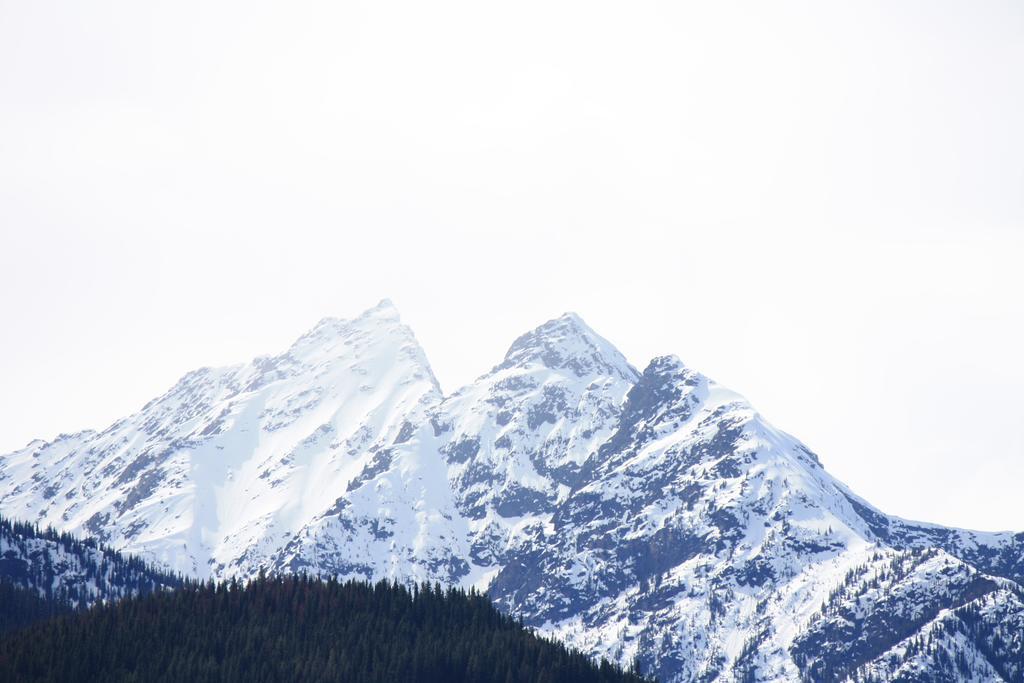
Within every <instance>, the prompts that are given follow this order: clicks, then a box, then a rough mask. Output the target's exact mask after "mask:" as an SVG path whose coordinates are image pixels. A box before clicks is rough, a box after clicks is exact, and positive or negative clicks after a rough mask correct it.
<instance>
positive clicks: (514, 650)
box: [0, 577, 650, 683]
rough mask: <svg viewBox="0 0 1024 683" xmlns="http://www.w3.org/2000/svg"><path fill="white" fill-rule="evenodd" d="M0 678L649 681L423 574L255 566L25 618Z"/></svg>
mask: <svg viewBox="0 0 1024 683" xmlns="http://www.w3.org/2000/svg"><path fill="white" fill-rule="evenodd" d="M0 680H18V681H62V682H64V681H67V682H73V681H98V680H102V681H140V682H141V681H147V682H148V681H183V680H187V681H195V682H199V681H245V682H246V683H260V682H262V681H353V682H359V683H410V682H422V683H428V682H434V681H437V682H444V683H449V682H458V681H462V682H466V683H475V682H480V683H484V682H487V683H490V682H495V683H520V682H521V683H555V682H556V681H557V682H559V683H563V682H564V683H573V682H575V681H580V682H582V681H593V682H598V683H619V682H622V683H644V682H646V681H649V680H650V679H646V678H644V677H642V676H640V675H639V674H638V673H635V672H626V671H623V670H621V669H619V668H618V667H615V666H612V665H611V664H609V663H607V662H602V663H601V664H600V665H598V664H595V663H593V662H592V661H591V660H589V659H588V658H587V657H586V656H585V655H583V654H582V653H580V652H578V651H574V650H569V649H567V648H566V647H565V646H563V645H561V644H559V643H556V642H554V641H551V640H547V639H545V638H543V637H540V636H538V635H537V634H535V633H534V632H532V631H531V630H529V629H526V628H525V627H523V625H522V623H520V622H517V621H515V620H514V619H512V618H510V617H508V616H505V615H503V614H501V613H500V612H498V611H497V610H496V609H495V608H494V607H493V606H492V605H491V603H490V602H489V601H488V600H487V598H486V597H484V596H482V595H480V594H478V593H476V592H474V591H470V592H468V593H467V592H465V591H462V590H459V589H447V590H445V589H442V588H441V587H440V586H439V585H436V586H430V585H426V584H425V585H423V586H419V587H416V588H414V589H412V590H409V589H406V588H404V587H402V586H399V585H397V584H389V583H387V582H381V583H377V584H376V585H369V584H365V583H359V582H347V583H339V582H337V581H334V580H328V581H321V580H319V579H313V578H308V577H274V578H265V577H261V578H259V579H256V580H255V581H253V582H251V583H249V584H248V585H245V586H243V585H242V584H239V583H228V584H213V583H206V584H201V585H186V586H184V587H182V588H180V589H178V590H176V591H168V592H162V593H154V594H151V595H148V596H145V597H136V598H128V599H125V600H122V601H120V602H117V603H115V604H107V605H99V606H96V607H93V608H92V609H90V610H88V611H85V612H81V613H77V614H72V615H68V616H63V617H58V618H56V619H53V620H50V621H47V622H43V623H38V624H35V625H33V626H29V627H27V628H26V629H24V630H22V631H19V632H17V633H14V634H10V635H9V636H7V637H6V638H4V639H2V640H0Z"/></svg>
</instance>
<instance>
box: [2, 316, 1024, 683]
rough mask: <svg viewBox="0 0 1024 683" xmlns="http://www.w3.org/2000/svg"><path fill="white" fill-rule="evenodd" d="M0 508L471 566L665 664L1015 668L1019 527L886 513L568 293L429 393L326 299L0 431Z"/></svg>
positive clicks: (387, 339)
mask: <svg viewBox="0 0 1024 683" xmlns="http://www.w3.org/2000/svg"><path fill="white" fill-rule="evenodd" d="M0 511H2V512H4V513H5V514H8V515H17V516H19V517H22V518H27V519H32V520H36V519H38V520H40V521H42V522H44V523H52V524H55V525H57V526H60V527H61V528H64V529H72V530H80V531H82V532H85V533H91V534H94V535H97V536H99V537H100V538H102V539H104V540H105V541H107V542H109V543H111V544H113V545H114V546H115V547H117V548H121V549H126V550H129V551H132V552H136V553H140V554H142V555H143V556H144V557H147V558H151V559H154V560H157V561H160V562H162V563H164V564H165V565H167V566H169V567H172V568H175V569H180V570H182V571H185V572H188V573H190V574H193V575H197V576H204V577H205V576H216V577H230V576H252V575H254V574H256V573H257V572H259V571H260V570H268V571H276V572H300V571H301V572H316V573H321V574H333V575H338V576H343V577H361V578H367V579H376V578H381V577H389V578H396V579H399V580H403V581H413V580H415V581H421V580H430V581H441V582H445V583H457V584H462V585H467V586H468V585H474V586H477V587H479V588H483V589H487V590H488V591H489V594H490V595H491V596H492V598H493V599H494V601H495V602H496V603H497V604H498V605H499V606H500V607H501V608H503V609H505V610H508V611H510V612H513V613H515V614H518V615H520V616H522V617H523V619H524V620H525V621H526V622H527V623H529V624H531V625H534V626H536V627H538V628H541V629H543V630H544V631H546V632H548V633H551V634H554V635H557V636H558V637H560V638H562V639H564V640H566V641H568V642H569V643H571V644H573V645H576V646H579V647H581V648H583V649H585V650H586V651H588V652H592V653H594V654H600V655H605V656H609V657H613V658H616V659H619V660H620V661H623V662H628V661H631V660H632V659H633V657H634V656H638V657H639V659H640V661H641V662H642V664H643V665H644V667H645V668H646V669H647V670H650V671H653V672H656V673H658V674H659V675H660V676H661V677H662V679H663V680H665V681H671V680H680V681H689V680H739V681H749V680H763V681H788V680H800V679H804V680H840V679H842V678H843V677H846V676H851V675H853V676H860V677H863V676H881V677H882V678H883V679H885V678H891V677H899V676H904V677H905V678H906V677H909V676H912V674H913V675H919V676H921V675H923V676H925V678H920V677H919V678H917V679H914V678H912V677H909V678H906V680H928V679H927V676H928V675H931V673H934V674H935V675H936V676H938V675H940V674H941V673H942V672H944V671H950V670H951V669H949V667H948V666H947V662H946V661H945V659H943V657H944V655H941V654H937V653H939V652H940V651H941V652H947V651H948V652H949V653H951V654H950V656H951V657H953V660H952V661H953V663H954V664H955V666H956V667H958V669H957V670H958V671H961V675H963V676H975V678H977V679H978V680H998V678H996V676H999V677H1002V678H1003V679H1005V680H1022V679H1021V675H1022V674H1021V672H1022V671H1024V665H1022V664H1021V662H1020V657H1021V654H1020V653H1021V650H1022V648H1021V636H1020V633H1019V632H1018V633H1017V635H1016V636H1014V635H1013V633H1012V632H1007V633H1004V632H1003V631H1001V630H1000V628H1002V627H1000V626H999V624H1000V623H1016V622H1015V621H1014V620H1015V619H1019V618H1020V595H1021V589H1020V581H1021V579H1022V577H1024V535H1021V534H1018V535H1016V536H1015V535H1012V534H990V533H976V532H970V531H962V530H956V529H948V528H945V527H939V526H935V525H928V524H922V523H915V522H909V521H906V520H901V519H897V518H894V517H891V516H887V515H885V514H883V513H882V512H880V511H879V510H877V509H875V508H874V507H872V506H871V505H870V504H869V503H867V502H866V501H864V500H863V499H861V498H859V497H858V496H856V495H855V494H854V493H853V492H852V491H850V490H849V489H848V488H847V487H845V486H844V485H843V484H842V483H841V482H838V481H836V480H835V479H834V478H832V477H831V475H829V474H828V473H827V472H826V471H825V469H824V468H823V467H822V465H821V463H820V461H819V460H818V458H817V457H816V456H815V455H814V454H813V453H811V452H810V451H809V450H808V449H807V448H806V447H805V446H803V445H802V444H801V443H800V442H799V441H797V440H796V439H794V438H793V437H791V436H789V435H787V434H785V433H783V432H781V431H779V430H777V429H775V428H774V427H772V426H771V425H770V424H769V423H768V422H767V421H765V419H764V418H763V417H762V416H761V415H760V414H759V413H757V411H756V410H755V409H754V408H753V407H752V406H751V405H750V404H749V403H748V402H747V401H746V400H745V399H744V398H743V397H742V396H740V395H738V394H736V393H734V392H732V391H730V390H728V389H726V388H724V387H721V386H719V385H718V384H716V383H715V382H713V381H711V380H710V379H708V378H707V377H704V376H703V375H701V374H700V373H698V372H696V371H694V370H692V369H690V368H688V367H686V366H685V365H684V364H683V363H681V362H680V361H679V360H678V359H677V358H675V357H670V356H667V357H661V358H656V359H654V360H653V361H651V363H650V364H649V365H648V366H647V367H646V368H645V369H644V371H643V372H642V373H638V372H637V371H636V370H635V369H634V368H633V367H632V366H631V365H630V364H629V363H628V362H627V360H626V359H625V358H624V357H623V356H622V354H621V353H619V352H618V351H617V350H616V349H615V348H614V347H613V346H612V345H611V344H610V343H609V342H608V341H607V340H605V339H603V338H602V337H600V336H599V335H598V334H596V333H595V332H594V331H593V330H591V329H590V328H589V327H588V326H587V325H586V324H585V323H584V322H583V321H582V320H581V319H580V318H579V317H578V316H576V315H573V314H566V315H564V316H562V317H560V318H556V319H554V320H551V321H548V322H547V323H544V324H543V325H541V326H539V327H537V328H536V329H535V330H532V331H530V332H528V333H526V334H524V335H523V336H521V337H520V338H519V339H517V340H515V341H514V342H513V344H512V345H511V347H510V348H509V351H508V353H507V354H506V355H505V358H504V359H503V360H502V361H501V362H500V363H498V364H497V365H496V366H495V367H494V368H493V369H491V370H490V371H489V372H487V373H485V374H484V375H482V376H481V377H479V378H478V379H477V380H476V381H475V382H473V383H472V384H470V385H468V386H466V387H463V388H462V389H459V390H458V391H456V392H454V393H453V394H451V395H449V396H447V397H445V396H442V395H441V393H440V391H439V389H438V386H437V383H436V381H435V380H434V378H433V375H432V373H431V371H430V368H429V365H428V364H427V361H426V359H425V356H424V354H423V352H422V350H421V349H420V348H419V346H418V345H417V344H416V342H415V339H414V337H413V336H412V333H411V332H410V331H409V330H408V328H406V327H405V326H403V325H402V324H401V323H400V321H399V319H398V315H397V313H396V312H395V311H394V308H393V307H392V306H391V305H390V304H388V303H387V302H383V303H382V304H381V305H380V306H378V307H377V308H375V309H371V310H370V311H368V312H366V313H364V314H363V315H362V316H360V317H358V318H356V319H354V320H351V321H339V320H326V321H324V322H322V323H320V324H319V325H318V326H317V327H316V328H315V329H314V330H313V331H312V332H310V333H309V334H307V335H305V336H304V337H302V338H301V339H300V340H299V341H297V342H296V343H295V345H294V346H293V347H292V348H291V349H289V351H287V352H285V353H284V354H281V355H280V356H276V357H272V358H264V359H257V360H256V361H253V362H252V363H249V364H247V365H243V366H237V367H234V368H227V369H222V370H201V371H198V372H196V373H192V374H190V375H188V376H186V377H185V378H183V379H182V381H181V382H180V383H179V384H178V385H177V386H176V387H174V388H173V389H172V390H171V391H170V392H168V394H166V395H165V396H163V397H161V398H159V399H157V400H155V401H153V402H152V403H150V404H149V405H147V406H145V407H144V408H143V409H142V410H141V411H140V412H139V413H137V414H136V415H134V416H132V417H129V418H127V419H125V420H122V421H120V422H118V423H116V424H115V425H113V426H111V427H110V428H108V429H107V430H105V431H104V432H102V433H99V434H96V433H85V434H80V435H74V436H68V437H62V438H61V439H58V440H57V441H55V442H54V443H49V444H44V443H41V442H36V443H33V444H30V445H29V446H28V447H27V448H26V449H23V450H22V451H18V452H16V453H13V454H10V455H6V456H0ZM1001 620H1002V621H1001ZM1007 620H1009V621H1007ZM1004 630H1005V629H1004ZM939 633H941V634H942V646H941V647H938V646H935V645H934V643H935V642H938V637H939V636H938V634H939ZM928 634H935V635H928ZM915 638H917V639H921V638H924V639H925V644H924V645H921V646H919V645H918V644H917V641H916V640H915ZM922 671H923V672H925V673H924V674H921V672H922ZM914 672H916V673H914ZM929 672H931V673H929ZM964 672H966V673H964ZM993 672H995V673H993Z"/></svg>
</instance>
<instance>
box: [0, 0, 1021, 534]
mask: <svg viewBox="0 0 1024 683" xmlns="http://www.w3.org/2000/svg"><path fill="white" fill-rule="evenodd" d="M1022 121H1024V5H1022V4H1021V3H1020V2H1019V1H1016V0H1014V1H1007V2H997V1H991V2H990V1H979V0H965V1H963V2H943V1H940V0H925V1H922V2H901V1H894V0H885V1H884V2H870V1H865V0H861V1H859V2H823V1H821V0H814V1H809V2H771V3H766V2H749V3H737V2H710V1H709V2H703V3H691V2H680V1H678V0H675V1H672V2H645V1H642V0H639V1H636V2H622V1H620V2H602V1H599V0H598V1H595V0H588V1H587V2H569V1H565V0H544V1H543V2H541V1H534V0H526V1H520V2H515V3H511V2H509V3H489V2H480V1H479V0H475V1H472V2H470V1H467V2H450V1H448V0H442V1H437V2H390V1H387V0H383V1H382V0H374V1H373V2H369V1H367V2H346V1H334V2H307V1H302V0H298V1H297V0H292V1H290V2H287V3H285V2H258V1H253V0H246V1H245V2H210V1H209V0H204V1H202V2H199V1H194V0H177V1H176V2H138V1H137V0H124V1H110V0H89V1H85V0H83V1H81V2H70V1H65V2H57V1H54V0H33V1H32V2H26V1H23V0H0V325H2V334H0V378H2V384H0V386H2V391H0V416H2V417H0V451H6V450H11V449H14V448H17V447H20V446H22V445H24V444H25V443H26V442H28V441H29V440H30V439H32V438H34V437H43V438H52V437H54V436H55V435H56V434H58V433H59V432H62V431H64V432H69V431H74V430H79V429H83V428H86V427H97V428H102V427H105V426H106V425H107V424H109V423H110V422H111V421H113V420H114V419H115V418H118V417H120V416H123V415H126V414H128V413H130V412H132V411H134V410H136V409H138V408H139V407H140V406H141V405H142V404H143V403H145V402H146V401H147V400H148V399H150V398H152V397H154V396H156V395H158V394H160V393H162V392H163V391H165V390H166V389H167V388H168V387H169V386H170V385H171V384H172V383H173V382H174V381H175V380H176V379H177V378H178V377H179V376H180V375H182V374H183V373H184V372H186V371H188V370H190V369H193V368H195V367H198V366H202V365H217V364H228V363H234V362H241V361H245V360H247V359H249V358H250V357H252V356H255V355H259V354H267V353H274V352H278V351H281V350H283V349H284V348H286V347H287V345H288V344H290V343H291V341H292V340H293V339H294V338H295V337H297V336H299V335H300V334H301V333H302V332H303V331H305V330H306V329H307V328H309V327H311V326H312V325H313V324H314V323H315V322H316V321H317V320H318V319H320V318H322V317H324V316H342V317H348V316H353V315H356V314H358V313H359V312H360V311H361V310H362V309H364V308H367V307H369V306H372V305H373V304H375V303H376V301H377V300H378V299H380V298H382V297H390V298H392V299H393V300H394V301H395V303H396V305H397V306H398V308H399V309H400V311H401V312H402V315H403V318H404V320H405V321H406V322H408V323H409V324H410V325H412V326H413V328H414V329H415V331H416V333H417V335H418V337H419V339H420V341H421V343H422V344H423V346H424V347H425V349H426V351H427V353H428V355H429V357H430V358H431V361H432V363H433V365H434V369H435V372H436V374H437V375H438V377H439V379H440V381H441V383H442V384H443V386H444V388H445V389H446V390H448V391H451V390H453V389H455V388H457V387H458V386H459V385H461V384H464V383H466V382H469V381H471V380H472V379H473V378H474V377H476V376H477V375H479V374H481V373H483V372H484V371H486V370H487V369H489V368H490V367H491V366H492V365H493V364H495V363H496V362H498V361H499V360H500V358H501V356H502V355H503V353H504V352H505V350H506V348H507V346H508V344H509V343H510V342H511V341H512V339H514V338H515V337H516V336H518V335H519V334H520V333H522V332H524V331H526V330H528V329H530V328H532V327H534V326H536V325H537V324H539V323H541V322H543V321H544V320H546V319H548V318H551V317H554V316H556V315H558V314H560V313H562V312H563V311H566V310H574V311H576V312H578V313H579V314H580V315H582V316H583V317H584V319H586V320H587V321H588V322H589V323H590V324H591V325H592V326H593V327H594V328H595V329H596V330H598V332H600V333H601V334H603V335H604V336H606V337H607V338H608V339H610V340H611V341H612V342H613V343H615V344H616V345H618V346H619V348H620V349H621V350H622V351H623V352H624V353H625V354H626V355H627V356H628V357H629V358H630V359H631V360H632V362H633V363H634V364H635V365H637V366H638V367H641V368H642V367H643V366H644V365H645V364H646V363H647V361H648V360H649V359H650V358H651V357H652V356H655V355H660V354H666V353H674V354H677V355H678V356H680V357H681V358H682V359H683V361H684V362H686V363H688V364H689V365H691V366H693V367H695V368H697V369H699V370H701V371H703V372H704V373H706V374H708V375H710V376H711V377H713V378H715V379H717V380H718V381H720V382H722V383H723V384H726V385H727V386H730V387H731V388H733V389H735V390H737V391H739V392H741V393H744V394H745V395H747V396H748V397H749V398H750V399H751V401H752V402H753V403H754V404H755V406H756V407H758V408H759V409H760V410H761V411H762V412H763V413H764V414H765V415H766V416H767V418H768V419H769V420H770V421H772V422H773V423H774V424H776V425H777V426H778V427H780V428H782V429H784V430H786V431H789V432H791V433H793V434H794V435H796V436H798V437H799V438H801V439H802V440H803V441H805V442H806V443H807V444H808V445H809V446H810V447H811V448H812V449H814V450H815V451H816V452H817V453H818V454H819V456H820V457H821V459H822V461H823V463H824V464H825V466H826V468H827V469H829V470H830V471H832V472H833V473H835V474H836V475H838V476H839V477H840V478H841V479H843V480H844V481H846V482H847V483H848V484H850V485H851V486H852V487H853V488H854V489H855V490H856V491H858V492H859V493H860V494H861V495H863V496H865V497H866V498H868V499H869V500H871V501H872V502H873V503H875V504H876V505H878V506H880V507H882V508H883V509H884V510H886V511H888V512H892V513H895V514H898V515H901V516H905V517H911V518H918V519H926V520H930V521H936V522H942V523H947V524H956V525H961V526H968V527H973V528H982V529H1004V528H1014V529H1021V530H1024V505H1021V503H1020V501H1021V488H1022V484H1024V436H1022V432H1024V419H1022V416H1024V394H1022V392H1021V387H1022V386H1024V359H1022V353H1021V350H1022V349H1024V301H1022V299H1024V296H1022V294H1024V267H1022V257H1024V125H1022V123H1021V122H1022Z"/></svg>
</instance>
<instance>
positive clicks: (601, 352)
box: [498, 313, 638, 381]
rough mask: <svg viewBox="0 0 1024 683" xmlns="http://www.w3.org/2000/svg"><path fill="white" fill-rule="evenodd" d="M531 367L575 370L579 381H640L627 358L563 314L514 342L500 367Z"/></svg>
mask: <svg viewBox="0 0 1024 683" xmlns="http://www.w3.org/2000/svg"><path fill="white" fill-rule="evenodd" d="M531 364H540V365H544V366H546V367H548V368H551V369H553V370H559V369H567V370H571V371H572V372H573V373H574V374H576V376H577V377H583V376H584V375H586V374H589V373H592V372H599V373H602V374H610V375H617V376H620V377H622V378H624V379H628V380H630V381H635V380H636V378H637V377H638V373H637V371H636V370H635V369H634V368H633V366H631V365H630V364H629V362H628V361H627V360H626V358H625V356H623V355H622V354H621V353H620V352H619V350H618V349H616V348H615V347H614V346H612V344H611V343H610V342H609V341H608V340H606V339H605V338H604V337H602V336H601V335H599V334H597V333H596V332H594V330H593V329H591V328H590V326H589V325H587V324H586V323H585V322H583V319H582V318H581V317H580V316H578V315H577V314H575V313H563V314H562V315H561V316H559V317H557V318H554V319H552V320H548V321H547V322H545V323H543V324H542V325H540V326H538V327H536V328H534V329H533V330H531V331H530V332H527V333H526V334H524V335H522V336H520V337H519V338H518V339H516V340H515V341H514V342H512V346H510V347H509V349H508V352H507V353H506V354H505V360H504V361H502V363H501V365H499V366H498V367H499V368H508V367H514V366H524V365H531Z"/></svg>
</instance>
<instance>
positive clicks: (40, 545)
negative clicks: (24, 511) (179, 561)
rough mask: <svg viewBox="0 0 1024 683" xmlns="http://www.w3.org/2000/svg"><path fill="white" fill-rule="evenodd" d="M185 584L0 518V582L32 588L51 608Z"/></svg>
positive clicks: (125, 558)
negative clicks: (50, 604) (53, 605)
mask: <svg viewBox="0 0 1024 683" xmlns="http://www.w3.org/2000/svg"><path fill="white" fill-rule="evenodd" d="M188 581H189V580H188V579H185V578H184V577H182V576H177V575H170V574H167V573H165V572H162V571H161V570H159V569H157V568H156V567H153V566H151V565H149V564H147V563H146V562H145V561H143V560H141V559H139V558H137V557H134V556H131V555H122V554H121V553H119V552H116V551H114V550H111V549H110V548H107V547H105V546H103V545H101V544H99V543H97V542H96V541H95V540H93V539H79V538H77V537H75V536H73V535H71V534H68V533H63V532H58V531H56V530H55V529H53V528H49V527H48V528H45V529H43V528H40V527H39V526H38V525H35V524H29V523H26V522H17V521H14V520H10V519H7V518H5V517H3V516H2V515H0V582H7V583H10V584H14V585H15V586H18V587H21V588H25V589H29V590H33V589H34V590H36V591H38V593H39V595H40V597H42V598H44V599H45V600H46V601H48V602H51V603H54V604H55V605H59V606H65V605H67V606H71V607H74V608H77V609H83V608H85V607H88V606H89V605H91V604H93V603H94V602H97V601H104V600H115V599H119V598H122V597H126V596H129V595H138V594H142V595H145V594H147V593H152V592H154V591H158V590H163V589H167V588H179V587H182V586H184V585H185V584H187V583H188ZM4 611H5V610H4V605H3V603H0V612H4Z"/></svg>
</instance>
